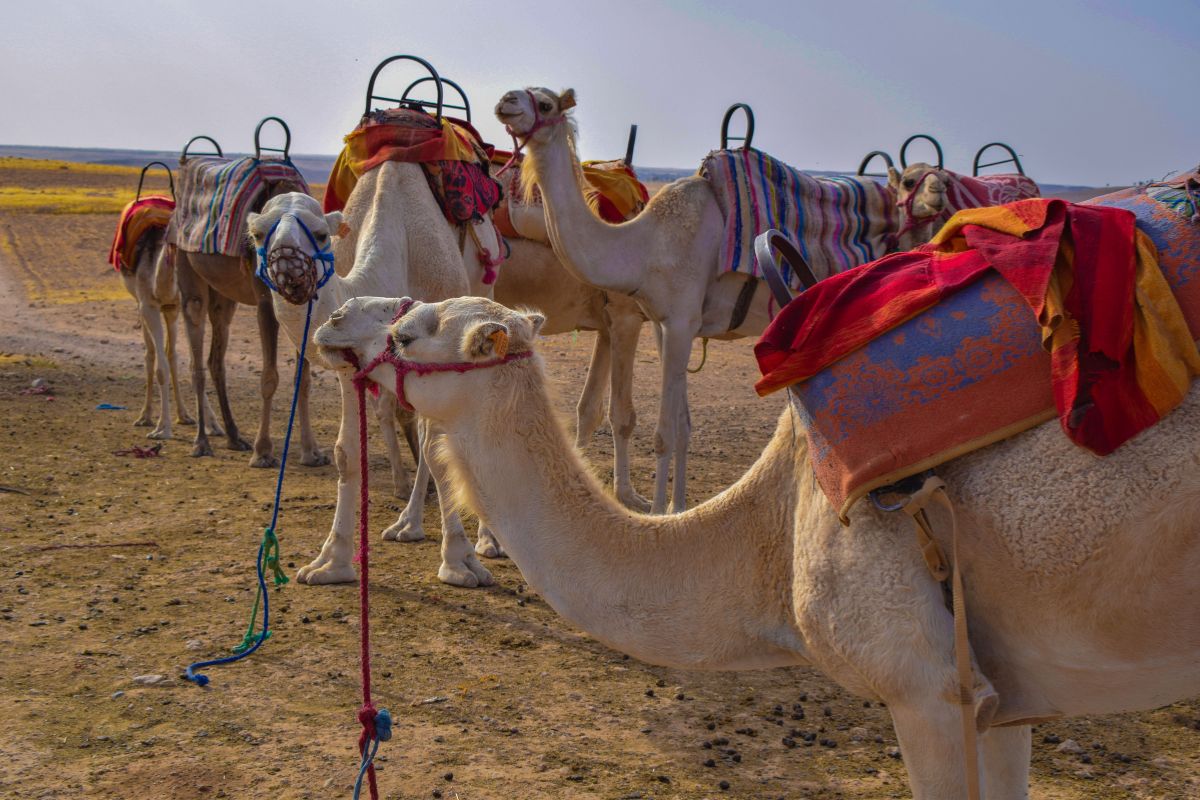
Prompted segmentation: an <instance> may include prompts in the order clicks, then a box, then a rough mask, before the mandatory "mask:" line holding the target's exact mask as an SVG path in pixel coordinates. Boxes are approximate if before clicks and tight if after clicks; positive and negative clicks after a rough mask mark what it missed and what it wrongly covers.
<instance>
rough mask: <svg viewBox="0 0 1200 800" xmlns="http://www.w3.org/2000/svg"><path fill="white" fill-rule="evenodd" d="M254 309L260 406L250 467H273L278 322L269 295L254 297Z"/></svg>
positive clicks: (277, 380) (275, 461)
mask: <svg viewBox="0 0 1200 800" xmlns="http://www.w3.org/2000/svg"><path fill="white" fill-rule="evenodd" d="M264 291H265V290H264ZM255 310H256V312H257V316H258V339H259V342H260V343H261V344H262V373H261V374H260V377H259V395H260V396H261V397H262V407H261V411H260V412H259V417H258V433H257V434H255V436H254V455H252V456H251V457H250V466H252V467H258V468H274V467H278V466H279V459H278V458H276V457H275V452H274V451H275V448H274V446H273V445H272V443H271V401H272V400H274V398H275V390H276V389H278V388H279V321H278V320H277V319H275V307H274V306H272V305H271V296H270V294H269V293H264V294H263V296H261V297H259V298H258V305H257V306H256V309H255Z"/></svg>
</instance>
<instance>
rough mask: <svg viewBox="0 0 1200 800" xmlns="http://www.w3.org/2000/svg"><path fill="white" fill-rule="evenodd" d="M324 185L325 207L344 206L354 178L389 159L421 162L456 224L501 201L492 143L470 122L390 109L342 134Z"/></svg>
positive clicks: (480, 215) (475, 218) (480, 216)
mask: <svg viewBox="0 0 1200 800" xmlns="http://www.w3.org/2000/svg"><path fill="white" fill-rule="evenodd" d="M345 142H346V146H345V147H343V148H342V152H341V153H340V154H339V155H338V158H337V161H336V162H335V163H334V165H333V170H332V171H331V172H330V173H329V182H328V183H327V184H326V186H325V198H324V201H323V206H324V209H325V212H326V213H328V212H330V211H335V210H340V209H342V208H344V207H345V206H346V201H347V200H349V199H350V193H351V192H352V191H354V186H355V185H356V184H357V183H358V178H359V176H361V175H362V174H363V173H365V172H369V171H371V170H373V169H375V168H376V167H378V166H379V165H380V164H383V163H384V162H387V161H402V162H407V163H411V164H420V165H421V167H422V169H423V170H424V172H425V177H426V179H427V180H428V181H429V188H430V191H432V192H433V194H434V196H435V197H436V198H437V199H438V203H439V205H440V206H441V208H442V213H443V214H445V215H446V219H447V220H448V221H449V222H450V223H451V224H454V225H458V224H461V223H464V222H468V221H476V222H478V221H480V220H482V219H483V215H484V214H487V213H488V212H489V211H491V210H492V209H493V208H495V207H496V205H497V204H498V203H499V202H500V184H499V183H497V182H496V181H495V180H494V179H493V178H492V177H491V176H490V175H489V174H488V172H489V170H488V158H489V154H490V149H491V148H490V146H489V145H485V144H483V140H482V139H481V138H480V137H479V134H478V132H476V130H475V129H474V128H473V127H471V125H470V123H468V122H464V121H462V120H457V119H455V120H452V119H450V118H447V117H443V118H442V121H441V123H440V124H439V123H438V121H437V119H435V118H434V117H432V116H430V115H429V114H426V113H425V112H423V111H417V110H414V109H409V108H393V109H387V110H385V111H375V112H373V113H371V114H369V115H367V116H366V117H364V118H363V120H362V122H360V123H359V124H358V127H356V128H355V129H354V130H353V131H351V132H350V134H349V135H347V136H346V139H345Z"/></svg>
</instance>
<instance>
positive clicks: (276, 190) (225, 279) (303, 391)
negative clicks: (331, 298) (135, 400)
mask: <svg viewBox="0 0 1200 800" xmlns="http://www.w3.org/2000/svg"><path fill="white" fill-rule="evenodd" d="M295 188H298V187H296V186H294V185H292V184H291V183H290V182H287V181H281V182H279V183H276V184H274V185H273V186H272V187H271V188H270V190H269V191H268V194H267V198H269V197H271V196H274V195H277V194H282V193H285V192H289V191H291V190H293V189H295ZM263 202H265V199H264V201H263ZM178 213H179V212H178V211H177V212H176V214H178ZM175 277H176V282H177V284H178V286H179V293H180V297H181V301H182V305H183V312H184V324H185V327H186V330H187V336H188V345H189V346H190V349H191V354H192V388H193V389H194V390H195V392H196V397H197V398H198V400H197V407H196V417H197V419H198V420H199V425H198V427H197V429H196V441H195V444H194V446H193V448H192V455H193V456H210V455H212V446H211V445H210V444H209V441H208V432H207V425H206V423H207V420H206V417H205V409H204V407H203V406H202V404H201V403H200V402H199V398H203V397H204V360H203V356H204V327H205V318H206V317H207V319H208V322H209V323H211V324H212V341H211V343H210V344H209V351H208V371H209V374H210V375H211V376H212V381H213V384H214V386H215V387H216V390H217V403H218V406H219V407H220V409H221V418H222V420H223V422H224V424H225V436H226V441H227V443H228V446H229V448H230V449H231V450H250V449H251V446H250V445H249V444H247V443H246V441H245V440H243V439H242V437H241V436H240V435H239V433H238V427H237V423H236V422H235V421H234V419H233V410H232V409H231V407H230V405H229V396H228V392H227V389H226V382H225V352H226V350H227V348H228V345H229V325H230V323H231V322H232V321H233V315H234V312H235V311H236V310H237V306H238V305H239V304H241V305H248V306H253V307H254V309H255V312H256V314H257V317H258V334H259V340H260V342H261V345H262V355H263V365H262V373H261V377H260V394H261V396H262V410H261V413H260V415H259V424H258V433H257V435H256V436H255V438H254V446H253V454H252V456H251V458H250V466H252V467H264V468H265V467H275V466H278V465H279V460H278V459H277V458H276V457H275V454H274V448H273V445H272V442H271V400H272V398H273V397H274V396H275V390H276V388H277V387H278V386H279V369H278V343H279V323H278V321H277V320H276V319H275V311H274V308H273V307H272V304H271V291H270V290H269V289H268V288H267V287H266V286H265V285H264V284H263V283H262V281H260V280H258V279H257V278H256V277H254V268H253V253H252V252H251V251H250V250H249V249H247V250H246V251H245V252H244V253H243V254H242V255H240V256H226V255H218V254H208V253H194V252H188V251H186V250H184V249H183V248H181V247H176V248H175ZM309 383H310V376H309V370H308V369H307V368H306V369H305V370H304V372H303V379H302V381H301V385H300V397H299V407H298V409H297V418H298V423H299V426H300V463H302V464H304V465H305V466H323V465H325V464H328V463H329V456H328V455H326V454H325V453H324V452H322V451H321V449H320V448H319V447H318V446H317V441H316V436H315V435H314V434H313V430H312V424H311V421H310V415H309V409H308V389H309Z"/></svg>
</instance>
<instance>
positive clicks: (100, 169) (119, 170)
mask: <svg viewBox="0 0 1200 800" xmlns="http://www.w3.org/2000/svg"><path fill="white" fill-rule="evenodd" d="M12 169H35V170H60V171H63V172H88V173H92V174H103V175H137V174H138V172H140V171H141V170H140V169H139V168H138V167H121V166H116V165H113V164H79V163H76V162H73V161H53V160H51V159H46V158H21V157H20V156H0V170H12Z"/></svg>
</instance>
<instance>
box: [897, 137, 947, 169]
mask: <svg viewBox="0 0 1200 800" xmlns="http://www.w3.org/2000/svg"><path fill="white" fill-rule="evenodd" d="M917 139H924V140H925V141H927V142H929V143H930V144H932V145H933V149H934V150H936V151H937V157H938V163H937V168H938V169H942V146H941V145H940V144H938V140H937V139H935V138H933V137H932V136H930V135H929V134H928V133H914V134H913V135H912V136H910V137H908V138H907V139H905V140H904V144H902V145H900V168H901V169H905V168H907V167H908V157H907V156H906V153H907V152H908V146H909V145H910V144H912V143H913V142H915V141H916V140H917Z"/></svg>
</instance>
